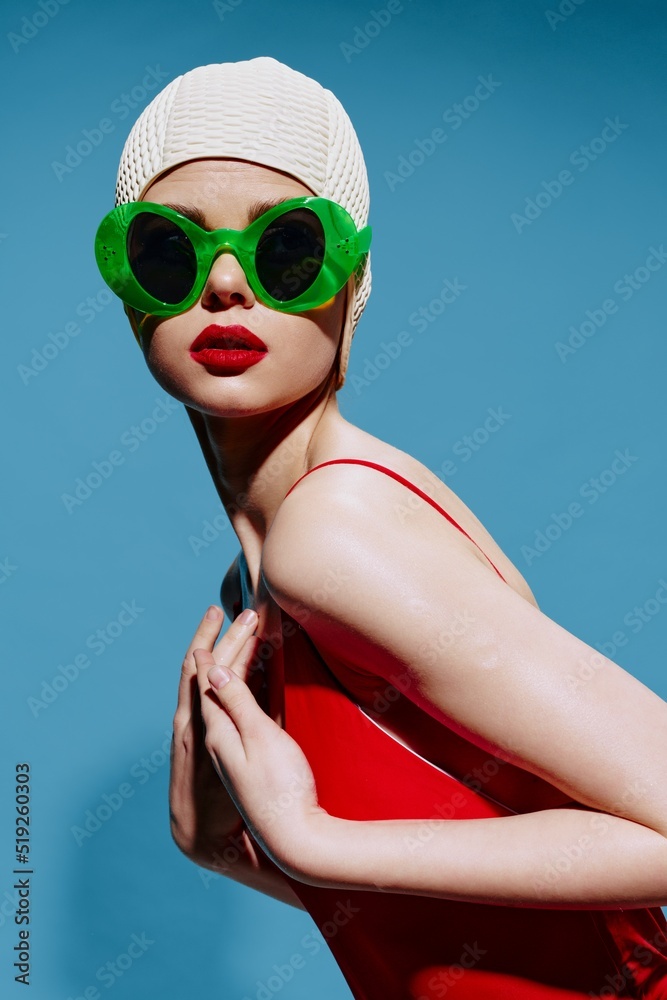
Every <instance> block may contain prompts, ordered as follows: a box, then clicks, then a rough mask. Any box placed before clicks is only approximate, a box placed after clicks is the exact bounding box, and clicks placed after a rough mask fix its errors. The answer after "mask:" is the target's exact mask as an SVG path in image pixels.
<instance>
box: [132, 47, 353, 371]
mask: <svg viewBox="0 0 667 1000" xmlns="http://www.w3.org/2000/svg"><path fill="white" fill-rule="evenodd" d="M215 156H220V157H229V158H231V159H238V160H250V161H252V162H253V163H259V164H261V165H262V166H265V167H273V168H274V169H276V170H281V171H282V172H283V173H286V174H290V175H291V176H292V177H295V178H296V179H297V180H300V181H301V182H302V183H303V184H305V185H306V186H307V187H309V188H310V189H311V190H312V191H313V192H314V193H315V194H316V195H318V196H320V197H323V198H330V199H331V200H332V201H336V202H338V204H339V205H342V206H343V208H345V209H347V211H348V212H349V213H350V215H351V216H352V218H353V219H354V222H355V224H356V226H357V228H358V229H361V228H362V227H363V226H365V225H366V224H367V222H368V209H369V201H370V196H369V189H368V175H367V173H366V164H365V163H364V157H363V153H362V151H361V146H360V145H359V140H358V139H357V135H356V133H355V131H354V128H353V126H352V123H351V121H350V119H349V117H348V115H347V113H346V111H345V109H344V108H343V106H342V104H341V103H340V101H339V100H338V99H337V98H336V97H335V96H334V94H332V93H331V91H330V90H326V89H325V88H324V87H322V86H321V85H320V84H319V83H317V81H315V80H312V79H311V78H310V77H308V76H304V74H303V73H299V72H297V71H296V70H293V69H291V68H290V67H289V66H285V65H284V63H281V62H278V60H276V59H273V58H272V57H270V56H259V57H257V58H255V59H248V60H245V61H242V62H228V63H212V64H210V65H208V66H198V67H197V68H196V69H193V70H190V71H189V72H188V73H184V74H183V75H181V76H179V77H176V79H175V80H172V81H171V83H169V84H167V86H166V87H165V88H164V89H163V90H162V91H161V92H160V93H159V94H158V95H157V96H156V97H154V98H153V100H152V101H151V103H150V104H149V105H148V106H147V107H146V108H145V109H144V111H143V112H142V113H141V115H140V116H139V118H138V119H137V121H136V122H135V124H134V125H133V127H132V130H131V132H130V134H129V136H128V137H127V141H126V142H125V146H124V148H123V152H122V155H121V159H120V166H119V168H118V178H117V181H116V202H115V203H116V205H122V204H125V203H127V202H130V201H139V200H140V198H141V196H142V195H143V193H144V191H145V190H146V188H147V187H148V185H149V184H150V183H151V182H152V181H154V180H156V178H157V177H159V176H160V174H163V173H164V172H165V171H167V170H169V169H170V168H171V167H174V166H176V165H177V164H181V163H185V162H187V161H188V160H194V159H200V158H202V157H215ZM370 290H371V268H370V253H369V254H368V257H367V259H366V264H365V267H364V270H363V272H362V275H361V276H360V277H359V276H357V277H356V278H355V276H354V275H353V276H352V277H351V278H350V280H349V282H348V301H347V312H346V316H345V323H344V327H343V333H342V337H341V347H340V368H339V377H338V382H337V385H336V388H337V389H339V388H340V387H341V386H342V385H343V383H344V381H345V372H346V369H347V362H348V357H349V351H350V343H351V341H352V337H353V335H354V331H355V329H356V326H357V323H358V322H359V319H360V318H361V314H362V312H363V310H364V307H365V305H366V302H367V301H368V296H369V294H370Z"/></svg>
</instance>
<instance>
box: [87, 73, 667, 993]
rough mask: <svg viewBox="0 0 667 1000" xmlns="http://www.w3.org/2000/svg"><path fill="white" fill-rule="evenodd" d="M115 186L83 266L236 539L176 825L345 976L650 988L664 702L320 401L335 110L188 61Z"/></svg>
mask: <svg viewBox="0 0 667 1000" xmlns="http://www.w3.org/2000/svg"><path fill="white" fill-rule="evenodd" d="M116 202H117V207H116V209H114V211H113V212H112V213H110V215H109V216H108V217H107V219H105V221H104V223H103V225H102V226H101V227H100V230H99V233H98V239H97V243H96V252H97V259H98V262H99V264H100V269H101V270H102V273H103V275H104V276H105V278H106V280H107V281H108V282H109V283H110V285H111V287H113V288H114V290H115V291H116V292H117V293H118V294H119V295H120V296H121V298H122V299H123V301H124V302H125V308H126V311H127V313H128V316H129V318H130V321H131V323H132V326H133V329H134V332H135V335H136V337H137V340H138V342H139V344H140V346H141V348H142V350H143V352H144V356H145V359H146V363H147V364H148V367H149V369H150V371H151V372H152V373H153V375H154V376H155V378H156V379H157V381H158V382H159V384H160V385H161V386H162V387H163V388H164V389H165V390H166V391H168V392H169V393H170V394H171V395H173V396H174V397H175V398H176V399H179V400H180V401H181V402H183V403H184V404H185V406H186V408H187V411H188V414H189V416H190V418H191V420H192V423H193V426H194V428H195V431H196V433H197V436H198V439H199V442H200V444H201V447H202V450H203V453H204V456H205V459H206V461H207V464H208V467H209V469H210V471H211V475H212V477H213V480H214V482H215V485H216V488H217V490H218V493H219V495H220V498H221V500H222V502H223V503H224V505H225V507H226V509H227V512H228V514H229V517H230V519H231V523H232V525H233V527H234V530H235V531H236V534H237V536H238V538H239V540H240V542H241V549H242V551H241V552H240V553H239V556H238V557H237V559H236V560H235V561H234V563H233V564H232V566H231V567H230V569H229V571H228V573H227V575H226V577H225V580H224V582H223V585H222V591H221V598H222V604H223V607H224V608H225V611H226V613H227V615H228V617H230V618H233V619H234V620H233V622H232V623H231V625H230V627H229V629H228V631H227V633H226V634H225V636H224V637H223V638H222V639H221V640H220V641H219V642H218V643H217V645H216V639H217V637H218V634H219V631H220V628H221V625H222V621H223V615H222V611H221V610H220V609H219V608H218V607H217V606H212V607H211V608H210V609H209V611H208V612H207V614H206V615H205V616H204V618H203V620H202V621H201V622H200V624H199V627H198V629H197V632H196V633H195V636H194V638H193V641H192V643H191V645H190V648H189V650H188V652H187V654H186V657H185V660H184V664H183V671H182V676H181V683H180V688H179V696H178V707H177V709H176V714H175V718H174V741H173V753H172V773H171V787H170V806H171V825H172V833H173V836H174V839H175V841H176V843H177V845H178V846H179V848H180V849H181V850H182V851H183V852H184V853H185V854H186V855H187V856H188V857H190V858H192V859H193V860H194V861H196V862H197V863H198V864H200V865H203V866H205V867H208V868H211V869H214V870H216V871H220V872H222V873H223V874H225V875H227V876H229V877H230V878H233V879H236V880H238V881H241V882H243V883H245V884H247V885H250V886H252V887H254V888H256V889H259V890H260V891H262V892H265V893H268V894H269V895H272V896H274V897H276V898H278V899H281V900H283V901H285V902H287V903H290V904H292V905H295V906H300V907H301V908H303V909H306V910H307V911H308V912H309V913H310V914H311V915H312V916H313V918H314V920H315V922H316V923H317V925H318V927H319V929H320V932H321V934H322V936H323V938H324V939H325V940H326V942H327V944H328V945H329V947H330V948H331V951H332V953H333V954H334V956H335V958H336V960H337V962H338V963H339V965H340V968H341V969H342V972H343V974H344V975H345V977H346V980H347V982H348V983H349V986H350V989H351V990H352V993H353V995H354V996H355V997H359V998H365V1000H380V998H381V1000H393V998H396V1000H399V998H401V1000H403V998H412V1000H424V998H433V997H442V996H445V995H446V994H447V992H448V991H454V992H455V995H456V996H457V997H460V998H462V1000H463V998H486V997H494V998H495V997H512V998H538V997H539V998H547V997H553V998H559V997H563V998H565V997H568V998H574V997H586V996H603V997H604V996H622V997H651V998H658V997H666V996H667V925H666V923H665V919H664V917H663V914H662V912H661V910H660V906H662V905H664V904H666V903H667V782H666V781H665V770H666V765H665V761H666V760H667V706H666V705H665V703H664V702H663V701H662V700H661V699H660V698H658V697H657V695H655V694H654V693H652V692H651V691H649V690H648V689H647V688H646V687H645V686H643V685H642V684H641V683H640V682H639V681H637V680H636V679H635V678H633V677H632V676H631V675H629V674H628V673H626V672H625V671H624V670H622V669H621V668H620V667H619V666H617V665H616V664H614V663H613V662H612V661H610V660H609V659H607V658H606V657H604V656H602V655H601V654H599V653H598V652H597V651H596V650H594V649H592V648H591V647H589V646H587V645H586V643H584V642H582V641H581V640H579V639H578V638H576V637H575V636H573V635H571V634H569V633H568V632H567V631H565V630H564V629H563V628H561V627H560V626H559V625H558V624H556V623H555V622H553V621H552V620H550V619H549V618H548V617H547V616H545V615H544V614H542V613H541V612H540V610H539V609H538V607H537V604H536V602H535V599H534V597H533V595H532V593H531V591H530V589H529V587H528V585H527V583H526V582H525V580H524V579H523V578H522V576H521V574H520V573H519V572H518V570H517V569H516V567H514V566H513V565H512V563H511V562H510V561H509V559H508V558H507V557H506V556H505V554H504V553H503V552H502V551H501V550H500V548H499V547H498V546H497V545H496V543H495V542H494V540H493V539H492V538H491V536H490V535H489V534H488V532H487V531H486V530H485V529H484V527H483V526H482V525H481V524H480V522H479V521H478V520H477V519H476V518H475V516H474V515H473V513H472V512H471V511H470V510H469V509H468V508H467V507H466V506H465V504H463V503H462V501H461V500H460V499H459V498H458V497H456V496H455V494H453V493H452V491H451V490H450V489H449V488H448V487H447V486H446V485H445V484H443V483H442V482H441V481H440V480H439V479H437V477H435V476H434V475H433V474H431V473H430V472H429V470H428V469H426V468H425V467H424V466H423V465H422V464H421V463H419V462H418V461H417V460H416V459H414V458H412V457H411V456H409V455H407V454H405V453H404V452H401V451H399V450H397V449H396V448H394V447H392V446H390V445H389V444H386V443H385V442H383V441H381V440H379V439H377V438H375V437H373V436H372V435H370V434H367V433H365V432H363V431H362V430H360V429H359V428H357V427H355V426H353V425H352V424H350V423H349V422H348V421H346V420H344V419H343V417H342V416H341V415H340V413H339V411H338V407H337V402H336V390H337V389H338V388H339V387H340V386H341V385H342V384H343V381H344V377H345V370H346V365H347V358H348V352H349V347H350V341H351V338H352V334H353V333H354V329H355V327H356V324H357V322H358V320H359V317H360V315H361V312H362V310H363V307H364V305H365V302H366V299H367V297H368V293H369V290H370V255H369V246H370V230H369V228H368V227H367V225H366V222H367V214H368V187H367V178H366V171H365V167H364V163H363V157H362V155H361V152H360V149H359V146H358V142H357V139H356V136H355V134H354V130H353V128H352V126H351V124H350V122H349V119H348V117H347V115H346V114H345V112H344V110H343V109H342V107H341V106H340V104H339V103H338V102H337V101H336V99H335V97H334V96H333V95H332V94H331V93H330V92H329V91H326V90H324V89H323V88H321V87H320V86H319V84H317V83H315V81H313V80H310V79H308V78H306V77H304V76H302V75H301V74H299V73H296V72H294V71H293V70H291V69H289V68H288V67H286V66H284V65H282V64H280V63H278V62H276V61H275V60H273V59H270V58H258V59H253V60H249V61H247V62H241V63H227V64H220V65H213V66H205V67H199V68H197V69H195V70H192V71H191V72H190V73H186V74H185V75H184V76H182V77H179V78H178V79H177V80H175V81H172V83H171V84H169V85H168V86H167V87H166V88H165V90H164V91H163V92H162V93H161V94H159V95H158V96H157V97H156V98H155V100H154V101H153V102H152V103H151V104H150V105H149V106H148V108H147V109H146V110H145V111H144V112H143V113H142V115H141V117H140V118H139V120H138V121H137V123H136V124H135V126H134V128H133V130H132V132H131V133H130V136H129V138H128V141H127V143H126V146H125V149H124V151H123V157H122V160H121V166H120V171H119V177H118V185H117V197H116ZM332 202H333V203H334V204H333V205H332ZM211 233H212V235H211ZM241 612H242V613H241ZM621 710H622V717H621V718H619V713H620V712H621ZM298 967H299V966H298V965H295V966H294V968H298Z"/></svg>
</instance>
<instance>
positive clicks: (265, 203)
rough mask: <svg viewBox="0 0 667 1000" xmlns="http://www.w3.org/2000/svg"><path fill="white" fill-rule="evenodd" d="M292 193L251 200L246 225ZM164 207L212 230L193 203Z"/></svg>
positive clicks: (288, 197)
mask: <svg viewBox="0 0 667 1000" xmlns="http://www.w3.org/2000/svg"><path fill="white" fill-rule="evenodd" d="M293 197H294V195H286V196H285V197H284V198H276V199H272V198H265V199H261V200H259V201H253V202H252V204H251V205H249V206H248V223H247V224H248V225H250V223H251V222H254V221H255V219H258V218H259V217H260V215H264V213H265V212H268V211H269V209H271V208H275V207H276V205H282V203H283V202H284V201H290V200H291V199H292V198H293ZM164 204H165V208H171V209H172V210H173V211H174V212H178V213H179V214H180V215H184V216H185V217H186V219H190V221H191V222H194V223H195V225H197V226H199V227H200V229H205V230H206V232H208V233H210V232H212V227H211V226H207V225H206V218H205V216H204V213H203V212H202V210H201V209H200V208H196V207H195V206H194V205H177V204H174V203H172V202H168V203H167V202H165V203H164Z"/></svg>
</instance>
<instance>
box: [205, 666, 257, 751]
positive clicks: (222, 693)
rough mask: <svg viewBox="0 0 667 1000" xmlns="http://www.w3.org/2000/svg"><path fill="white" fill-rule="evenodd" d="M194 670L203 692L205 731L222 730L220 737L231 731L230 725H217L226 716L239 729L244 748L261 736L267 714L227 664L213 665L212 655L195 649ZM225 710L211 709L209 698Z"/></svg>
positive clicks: (230, 737) (219, 731)
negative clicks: (218, 711)
mask: <svg viewBox="0 0 667 1000" xmlns="http://www.w3.org/2000/svg"><path fill="white" fill-rule="evenodd" d="M194 655H195V658H196V662H197V673H198V676H199V679H200V691H201V695H202V716H203V717H204V724H205V725H206V729H207V733H208V732H209V729H210V728H211V727H214V728H215V730H216V732H218V733H221V734H222V736H223V738H225V739H226V738H227V735H226V734H228V733H229V734H230V736H229V739H233V736H232V735H231V728H230V727H224V726H220V722H222V720H223V719H224V717H225V715H226V716H227V717H228V719H231V721H232V723H233V725H234V727H235V728H236V730H237V731H238V734H239V736H240V738H241V742H242V743H243V745H244V747H245V748H247V747H248V745H249V742H250V741H251V740H253V739H256V738H257V737H259V736H260V735H261V733H262V732H263V730H264V726H265V725H266V723H267V716H266V714H265V713H264V712H263V711H262V709H261V708H260V707H259V705H258V704H257V702H256V700H255V698H254V696H253V694H252V692H251V691H250V689H249V688H248V686H247V684H245V682H244V681H243V680H242V679H241V678H240V677H238V676H237V675H236V673H235V672H234V671H233V670H231V669H229V668H228V667H220V666H219V665H217V664H215V663H214V661H213V657H212V656H211V655H210V654H209V653H208V652H207V651H206V650H199V649H197V650H195V654H194ZM213 698H215V699H216V701H217V702H218V703H219V704H220V705H221V706H222V707H223V708H224V709H225V712H224V714H223V716H222V717H221V716H220V713H213V712H211V708H213V707H214V706H213V705H212V704H211V702H212V699H213Z"/></svg>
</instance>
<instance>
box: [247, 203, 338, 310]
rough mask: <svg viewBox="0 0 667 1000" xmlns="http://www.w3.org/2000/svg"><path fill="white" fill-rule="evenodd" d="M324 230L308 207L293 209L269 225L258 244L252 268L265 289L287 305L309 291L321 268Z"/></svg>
mask: <svg viewBox="0 0 667 1000" xmlns="http://www.w3.org/2000/svg"><path fill="white" fill-rule="evenodd" d="M324 250H325V239H324V229H323V228H322V223H321V222H320V220H319V218H318V216H317V215H316V214H315V212H313V211H312V209H310V208H294V209H291V210H290V211H287V212H285V213H284V214H283V215H280V216H279V217H278V218H277V219H274V220H273V222H270V223H269V225H268V226H267V227H266V229H265V230H264V232H263V233H262V235H261V236H260V238H259V241H258V243H257V250H256V253H255V268H256V270H257V276H258V278H259V280H260V281H261V283H262V285H263V287H264V289H265V290H266V291H267V292H268V293H269V295H271V296H273V298H274V299H277V300H278V301H279V302H289V301H291V300H292V299H295V298H296V297H297V296H298V295H301V293H302V292H305V291H306V289H308V288H310V286H311V285H312V283H313V282H314V281H315V279H316V278H317V276H318V274H319V273H320V271H321V269H322V261H323V260H324Z"/></svg>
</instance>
